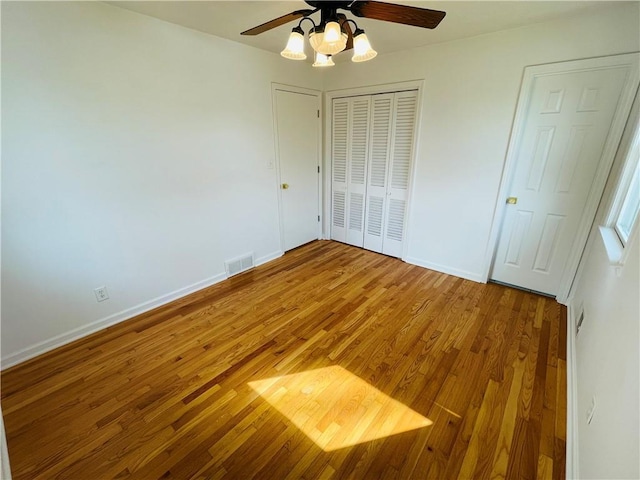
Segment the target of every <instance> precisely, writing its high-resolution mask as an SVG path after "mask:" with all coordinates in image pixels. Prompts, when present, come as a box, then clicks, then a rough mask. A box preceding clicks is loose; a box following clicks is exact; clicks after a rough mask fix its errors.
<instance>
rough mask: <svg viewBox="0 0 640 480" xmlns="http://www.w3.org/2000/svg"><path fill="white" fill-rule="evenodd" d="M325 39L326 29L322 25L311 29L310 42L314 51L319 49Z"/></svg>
mask: <svg viewBox="0 0 640 480" xmlns="http://www.w3.org/2000/svg"><path fill="white" fill-rule="evenodd" d="M323 40H324V31H323V30H322V27H316V28H312V29H311V30H309V44H310V45H311V48H313V50H314V51H316V52H317V51H318V48H319V47H320V45H322V41H323Z"/></svg>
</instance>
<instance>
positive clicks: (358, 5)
mask: <svg viewBox="0 0 640 480" xmlns="http://www.w3.org/2000/svg"><path fill="white" fill-rule="evenodd" d="M350 10H351V13H353V14H354V15H355V16H356V17H364V18H372V19H374V20H383V21H385V22H394V23H402V24H404V25H413V26H415V27H422V28H436V27H437V26H438V24H439V23H440V22H441V21H442V19H443V18H444V16H445V15H446V12H441V11H439V10H429V9H428V8H418V7H409V6H407V5H396V4H394V3H385V2H375V1H359V2H358V1H357V2H354V3H353V4H352V5H351V7H350Z"/></svg>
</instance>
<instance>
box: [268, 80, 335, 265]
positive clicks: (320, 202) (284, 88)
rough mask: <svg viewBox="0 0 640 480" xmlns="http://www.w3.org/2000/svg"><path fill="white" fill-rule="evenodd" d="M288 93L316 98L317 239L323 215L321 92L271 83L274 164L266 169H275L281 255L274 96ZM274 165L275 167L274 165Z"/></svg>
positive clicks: (281, 232)
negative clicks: (318, 217)
mask: <svg viewBox="0 0 640 480" xmlns="http://www.w3.org/2000/svg"><path fill="white" fill-rule="evenodd" d="M279 91H280V92H288V93H297V94H300V95H309V96H311V97H316V105H317V108H318V136H317V139H318V142H317V145H316V164H317V165H318V168H319V169H320V171H319V173H318V176H317V181H316V190H317V194H318V215H320V221H319V222H318V236H317V238H318V239H321V238H322V218H323V217H324V215H323V209H322V205H323V199H322V193H323V190H322V185H321V182H320V179H321V178H322V161H321V160H322V121H321V119H322V92H321V91H320V90H313V89H310V88H304V87H296V86H293V85H286V84H283V83H275V82H272V83H271V106H272V110H273V112H272V113H273V145H274V158H275V162H273V163H272V162H270V161H269V162H267V168H268V169H273V168H274V166H275V169H276V175H275V176H276V190H277V195H278V225H279V227H280V251H281V252H282V253H284V252H285V242H284V215H283V212H282V189H281V188H280V185H281V183H282V179H281V176H280V173H281V172H280V147H279V141H278V140H279V139H278V103H277V101H276V94H277V93H278V92H279ZM274 163H275V165H274Z"/></svg>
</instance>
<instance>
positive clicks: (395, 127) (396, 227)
mask: <svg viewBox="0 0 640 480" xmlns="http://www.w3.org/2000/svg"><path fill="white" fill-rule="evenodd" d="M417 101H418V92H417V91H412V92H399V93H396V94H395V95H394V99H393V103H394V105H393V120H392V128H391V132H392V133H391V158H390V164H389V184H388V189H387V201H388V204H387V207H386V215H385V222H384V224H385V225H384V239H383V242H382V253H384V254H386V255H391V256H393V257H402V248H403V244H404V241H405V237H406V233H407V232H406V231H407V229H406V216H407V202H408V199H409V180H410V174H411V163H412V158H413V144H414V135H415V125H416V110H417Z"/></svg>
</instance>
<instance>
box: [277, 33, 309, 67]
mask: <svg viewBox="0 0 640 480" xmlns="http://www.w3.org/2000/svg"><path fill="white" fill-rule="evenodd" d="M296 30H297V29H294V30H293V31H292V32H291V35H289V40H288V41H287V46H286V47H285V49H284V50H283V51H282V52H280V55H282V56H283V57H284V58H288V59H290V60H304V59H305V58H307V56H306V55H305V53H304V37H303V36H302V33H301V32H302V30H300V32H298V31H296Z"/></svg>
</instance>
